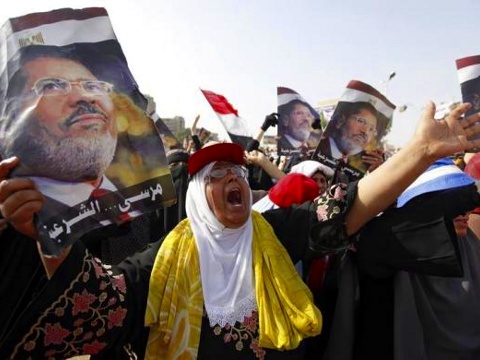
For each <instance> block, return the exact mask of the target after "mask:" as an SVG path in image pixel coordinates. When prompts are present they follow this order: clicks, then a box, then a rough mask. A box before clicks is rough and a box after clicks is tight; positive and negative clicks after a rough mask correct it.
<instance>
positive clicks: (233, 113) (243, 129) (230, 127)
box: [200, 89, 252, 149]
mask: <svg viewBox="0 0 480 360" xmlns="http://www.w3.org/2000/svg"><path fill="white" fill-rule="evenodd" d="M200 91H201V92H202V93H203V95H204V96H205V98H206V99H207V101H208V103H209V104H210V105H211V106H212V109H213V111H215V113H216V114H217V116H218V118H219V119H220V121H221V123H222V124H223V126H224V128H225V130H227V133H228V136H230V139H231V140H232V142H234V143H237V144H239V145H240V146H242V147H243V148H244V149H245V148H246V147H247V144H248V143H249V142H250V141H251V140H252V136H251V135H250V131H249V130H248V126H247V122H246V121H245V119H242V118H241V117H240V116H238V111H237V110H236V109H235V108H234V107H233V106H232V104H230V103H229V102H228V100H227V99H226V98H225V96H223V95H219V94H215V93H214V92H213V91H208V90H202V89H200Z"/></svg>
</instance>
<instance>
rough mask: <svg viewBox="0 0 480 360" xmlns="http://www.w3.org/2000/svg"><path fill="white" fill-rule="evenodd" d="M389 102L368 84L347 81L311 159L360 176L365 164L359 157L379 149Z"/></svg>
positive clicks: (388, 121)
mask: <svg viewBox="0 0 480 360" xmlns="http://www.w3.org/2000/svg"><path fill="white" fill-rule="evenodd" d="M394 110H395V105H393V104H392V103H391V102H390V101H389V100H388V99H387V98H386V97H385V96H384V95H382V94H381V93H380V92H379V91H377V90H376V89H374V88H373V87H372V86H370V85H368V84H365V83H363V82H361V81H358V80H351V81H350V82H349V83H348V85H347V88H346V89H345V91H344V93H343V95H342V97H341V98H340V100H339V102H338V103H337V105H336V107H335V111H334V112H333V115H332V117H331V119H330V121H329V122H328V125H327V126H326V128H325V131H324V132H323V134H322V138H321V139H320V142H319V143H318V147H317V148H316V150H315V153H314V155H313V158H314V159H315V160H318V161H320V162H322V163H323V164H325V165H327V166H330V167H331V168H333V169H335V170H339V171H341V172H342V173H344V174H345V175H346V176H347V177H348V179H349V180H356V179H359V178H361V177H362V176H363V175H364V174H365V173H366V171H367V169H368V166H367V164H365V163H364V162H363V161H362V156H363V155H364V154H367V153H369V152H382V151H383V145H382V139H383V138H384V136H385V135H386V134H387V133H388V131H389V130H390V128H391V125H392V117H393V111H394Z"/></svg>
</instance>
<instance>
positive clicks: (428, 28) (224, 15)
mask: <svg viewBox="0 0 480 360" xmlns="http://www.w3.org/2000/svg"><path fill="white" fill-rule="evenodd" d="M90 6H100V7H105V8H106V9H107V11H108V13H109V15H110V20H111V22H112V24H113V28H114V31H115V33H116V35H117V37H118V40H119V42H120V44H121V46H122V48H123V51H124V53H125V55H126V58H127V61H128V63H129V66H130V69H131V71H132V73H133V75H134V77H135V79H136V80H137V82H138V84H139V85H140V90H141V91H142V92H143V93H146V94H149V95H151V96H153V97H154V99H155V101H156V103H157V112H158V113H159V115H160V116H161V117H173V116H176V115H180V116H183V117H185V120H186V123H187V126H189V125H190V124H191V123H192V122H193V119H194V117H195V115H196V114H198V113H199V114H201V118H200V122H199V124H198V126H199V127H202V126H203V127H206V128H208V129H211V130H214V131H220V130H221V126H220V123H219V120H218V119H217V118H216V116H215V114H214V113H213V111H212V110H211V108H210V106H209V105H208V104H207V102H206V100H205V99H204V97H203V95H202V94H201V93H200V91H199V88H203V89H206V90H211V91H214V92H217V93H220V94H222V95H224V96H225V97H227V99H228V100H229V101H230V102H231V103H232V104H233V105H234V107H235V108H236V109H238V111H239V114H240V116H241V117H243V118H245V119H246V120H247V122H248V123H249V125H250V130H251V131H252V133H255V132H256V131H257V129H258V128H259V126H260V124H261V123H262V121H263V118H264V117H265V115H266V114H269V113H271V112H273V111H276V106H277V95H276V88H277V86H285V87H289V88H291V89H294V90H295V91H297V92H298V93H300V94H301V95H302V96H303V97H304V98H305V99H306V100H307V101H309V102H310V103H311V104H312V105H315V104H316V103H317V102H319V101H322V100H325V99H331V98H338V97H340V96H341V94H342V92H343V90H344V88H345V86H346V84H347V83H348V82H349V81H350V80H352V79H356V80H361V81H363V82H366V83H368V84H370V85H372V86H373V87H375V88H377V89H378V90H379V91H381V92H383V93H385V92H386V91H387V90H388V93H387V97H388V98H389V99H390V100H391V101H392V102H393V103H394V104H396V105H397V107H399V106H401V105H405V104H406V105H408V109H407V111H405V112H402V113H399V112H396V113H395V115H394V119H393V129H392V133H391V134H390V135H389V140H390V142H392V143H393V144H396V145H398V146H401V145H403V144H404V143H405V141H407V140H408V138H409V137H410V136H411V134H412V133H413V129H414V126H415V124H416V122H417V119H418V117H419V112H420V109H421V108H422V107H423V105H424V104H425V102H426V101H427V100H428V99H431V100H434V101H435V102H437V103H441V102H449V101H453V100H460V99H461V95H460V87H459V85H458V78H457V73H456V67H455V60H456V59H458V58H461V57H465V56H470V55H477V54H480V42H479V40H478V34H479V27H480V26H479V23H480V20H479V14H480V1H478V0H451V1H450V0H435V1H433V0H423V1H420V0H396V1H394V0H362V1H355V0H343V1H335V0H329V1H327V0H290V1H288V0H270V1H266V0H241V1H239V0H209V1H199V0H134V1H133V0H110V1H102V0H97V1H93V0H90V1H87V0H84V1H81V0H77V1H73V0H71V1H65V0H43V1H38V0H14V1H4V3H2V12H1V15H0V16H2V18H0V21H1V22H2V23H3V22H5V21H6V20H7V19H8V18H11V17H17V16H21V15H24V14H28V13H32V12H38V11H49V10H53V9H57V8H62V7H71V8H84V7H90ZM392 71H395V72H396V76H395V77H394V78H393V79H392V80H391V81H390V82H389V83H388V89H387V84H386V79H387V78H388V76H389V74H390V73H391V72H392ZM221 133H223V132H221Z"/></svg>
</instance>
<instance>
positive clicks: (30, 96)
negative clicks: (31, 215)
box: [10, 57, 117, 181]
mask: <svg viewBox="0 0 480 360" xmlns="http://www.w3.org/2000/svg"><path fill="white" fill-rule="evenodd" d="M23 72H24V73H25V75H26V76H27V79H26V85H25V87H24V89H23V92H22V93H21V95H20V98H19V99H18V102H19V105H18V107H19V108H18V110H17V113H16V114H14V116H15V117H16V118H15V119H10V120H11V121H14V122H20V123H21V126H17V128H16V130H15V131H14V132H13V134H14V139H15V140H14V141H13V142H12V153H13V154H16V155H18V156H20V157H21V160H22V163H23V164H24V165H25V166H26V167H27V169H28V170H27V171H28V172H29V173H30V175H34V176H43V177H49V178H53V179H57V180H63V181H85V180H93V179H97V178H99V177H101V176H102V175H103V174H104V173H105V170H106V168H107V167H108V166H109V164H110V162H111V161H112V159H113V155H114V153H115V148H116V140H117V130H116V124H115V121H114V118H113V116H112V112H113V104H112V101H111V98H110V92H111V91H112V85H111V84H108V83H106V82H102V81H99V80H98V79H97V78H96V77H95V76H94V75H93V74H92V73H91V72H90V71H89V70H88V69H87V68H86V67H84V66H83V65H81V64H80V63H77V62H75V61H72V60H68V59H59V58H48V57H43V58H37V59H34V60H31V61H29V62H27V63H26V64H25V65H24V67H23Z"/></svg>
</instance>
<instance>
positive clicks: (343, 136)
mask: <svg viewBox="0 0 480 360" xmlns="http://www.w3.org/2000/svg"><path fill="white" fill-rule="evenodd" d="M376 136H377V117H376V116H375V114H373V113H372V112H371V111H370V110H367V109H361V110H360V111H358V112H357V113H355V114H352V115H350V116H349V117H348V118H347V119H346V121H345V123H344V124H343V126H342V127H341V129H340V139H338V140H339V144H338V146H339V148H340V150H341V151H342V152H343V153H344V154H348V155H353V154H358V153H359V152H361V151H363V150H365V148H366V147H367V144H368V143H370V142H371V141H372V140H373V139H374V138H375V137H376Z"/></svg>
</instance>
